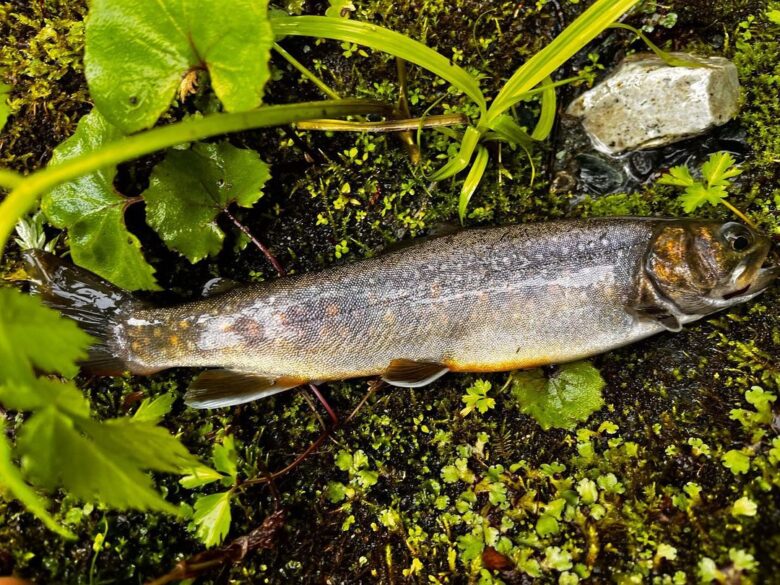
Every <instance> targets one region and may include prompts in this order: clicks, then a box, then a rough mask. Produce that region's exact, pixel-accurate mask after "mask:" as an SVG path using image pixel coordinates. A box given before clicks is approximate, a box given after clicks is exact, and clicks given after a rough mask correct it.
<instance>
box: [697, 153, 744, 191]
mask: <svg viewBox="0 0 780 585" xmlns="http://www.w3.org/2000/svg"><path fill="white" fill-rule="evenodd" d="M701 174H702V175H703V176H704V178H705V179H706V180H707V185H708V186H709V187H729V186H730V185H731V181H729V179H732V178H734V177H736V176H738V175H741V174H742V171H741V170H740V169H739V167H737V166H736V161H735V160H734V157H733V156H731V154H730V153H728V152H724V151H720V152H714V153H712V154H711V155H710V157H709V158H708V159H707V162H705V163H704V164H703V165H701Z"/></svg>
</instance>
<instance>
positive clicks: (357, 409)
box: [344, 380, 385, 425]
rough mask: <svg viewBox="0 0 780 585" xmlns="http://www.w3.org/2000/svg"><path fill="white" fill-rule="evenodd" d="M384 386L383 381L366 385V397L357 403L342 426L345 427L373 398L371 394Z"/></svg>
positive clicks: (375, 381)
mask: <svg viewBox="0 0 780 585" xmlns="http://www.w3.org/2000/svg"><path fill="white" fill-rule="evenodd" d="M384 385H385V382H384V380H372V381H371V382H369V383H368V392H366V395H365V396H363V399H362V400H361V401H360V402H359V403H358V405H357V406H356V407H355V410H353V411H352V412H351V413H350V414H349V416H348V417H347V418H346V419H345V420H344V424H345V425H346V424H347V423H348V422H349V421H351V420H352V419H353V418H354V417H355V415H356V414H357V413H358V412H360V410H361V409H362V408H363V405H364V404H365V403H366V402H368V399H369V398H371V396H373V394H374V393H375V392H376V391H377V390H379V389H380V388H382V387H383V386H384Z"/></svg>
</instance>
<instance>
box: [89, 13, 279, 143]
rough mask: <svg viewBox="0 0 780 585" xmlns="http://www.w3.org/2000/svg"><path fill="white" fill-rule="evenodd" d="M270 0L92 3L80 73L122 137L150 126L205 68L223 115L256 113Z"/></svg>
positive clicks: (264, 76) (268, 41)
mask: <svg viewBox="0 0 780 585" xmlns="http://www.w3.org/2000/svg"><path fill="white" fill-rule="evenodd" d="M267 12H268V1H267V0H166V1H165V2H161V1H160V0H93V2H92V6H91V9H90V12H89V18H88V20H87V26H86V50H85V54H84V67H85V74H86V77H87V82H88V83H89V89H90V94H91V95H92V97H93V99H94V100H95V105H96V106H97V108H98V109H99V110H100V111H101V113H102V114H103V115H104V116H106V118H108V119H109V120H110V121H111V122H112V123H113V124H115V125H116V126H118V127H119V128H121V129H122V130H124V131H125V132H127V133H130V132H135V131H137V130H141V129H143V128H148V127H150V126H153V125H154V123H155V122H156V121H157V119H158V118H159V117H160V115H161V114H163V113H164V112H165V111H166V110H167V109H168V107H169V106H170V104H171V102H172V101H173V98H174V96H175V95H176V92H177V90H179V89H180V88H181V89H182V91H184V92H186V90H187V87H189V86H190V85H191V82H192V79H193V77H192V76H193V75H194V74H195V73H196V72H197V71H198V70H206V71H208V73H209V76H210V78H211V85H212V87H213V89H214V93H216V95H217V97H218V98H219V99H220V101H221V102H222V104H223V105H224V106H225V109H226V110H227V111H243V110H250V109H253V108H256V107H258V106H259V105H260V103H261V101H262V97H263V88H264V87H265V84H266V82H267V81H268V78H269V76H270V68H269V66H268V61H269V59H270V51H271V45H272V44H273V41H274V36H273V32H272V30H271V25H270V24H269V22H268V13H267Z"/></svg>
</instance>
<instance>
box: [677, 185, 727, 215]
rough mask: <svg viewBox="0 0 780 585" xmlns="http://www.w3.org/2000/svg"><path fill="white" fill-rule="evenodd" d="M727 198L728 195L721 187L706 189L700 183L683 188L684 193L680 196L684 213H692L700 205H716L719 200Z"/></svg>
mask: <svg viewBox="0 0 780 585" xmlns="http://www.w3.org/2000/svg"><path fill="white" fill-rule="evenodd" d="M726 197H728V193H726V190H725V189H724V188H723V187H721V186H715V187H710V188H707V187H706V186H705V185H703V184H702V183H698V182H697V183H694V184H693V185H691V186H689V187H686V188H685V193H684V194H682V195H680V202H681V203H682V206H683V209H684V210H685V213H692V212H693V211H695V210H697V209H698V208H699V207H701V206H702V205H705V204H707V203H709V204H710V205H718V204H719V203H720V202H721V200H723V199H724V198H726Z"/></svg>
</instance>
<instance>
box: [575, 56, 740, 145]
mask: <svg viewBox="0 0 780 585" xmlns="http://www.w3.org/2000/svg"><path fill="white" fill-rule="evenodd" d="M672 54H673V55H674V56H675V57H678V58H681V59H686V60H693V61H696V62H699V63H701V64H702V65H705V66H704V67H685V66H682V67H671V66H669V65H667V64H666V63H664V62H663V61H662V60H661V59H659V58H658V57H656V56H655V55H653V54H640V55H634V56H632V57H628V58H627V59H625V60H623V62H622V63H621V64H620V65H619V66H618V67H617V69H616V70H615V72H614V73H612V75H610V76H609V77H608V78H607V79H605V80H604V81H602V82H601V83H600V84H598V85H597V86H596V87H594V88H593V89H591V90H590V91H587V92H586V93H584V94H582V95H581V96H580V97H578V98H577V99H576V100H574V101H573V102H572V103H571V104H570V105H569V108H568V110H567V113H568V114H570V115H572V116H576V117H579V118H582V124H583V126H584V128H585V130H586V131H587V133H588V134H589V135H590V137H591V139H592V140H593V143H594V145H595V147H596V148H597V149H598V150H601V151H602V152H606V153H609V154H617V153H620V152H624V151H626V150H639V149H642V148H653V147H657V146H663V145H665V144H670V143H672V142H676V141H678V140H682V139H684V138H689V137H691V136H695V135H697V134H701V133H702V132H704V131H706V130H708V129H709V128H712V127H713V126H720V125H721V124H725V123H726V122H728V121H729V120H730V119H731V118H733V117H734V115H735V114H736V113H737V110H738V109H739V104H738V102H739V79H738V77H737V68H736V67H735V66H734V64H733V63H732V62H731V61H729V60H728V59H725V58H723V57H707V58H704V57H696V56H693V55H687V54H685V53H672Z"/></svg>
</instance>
